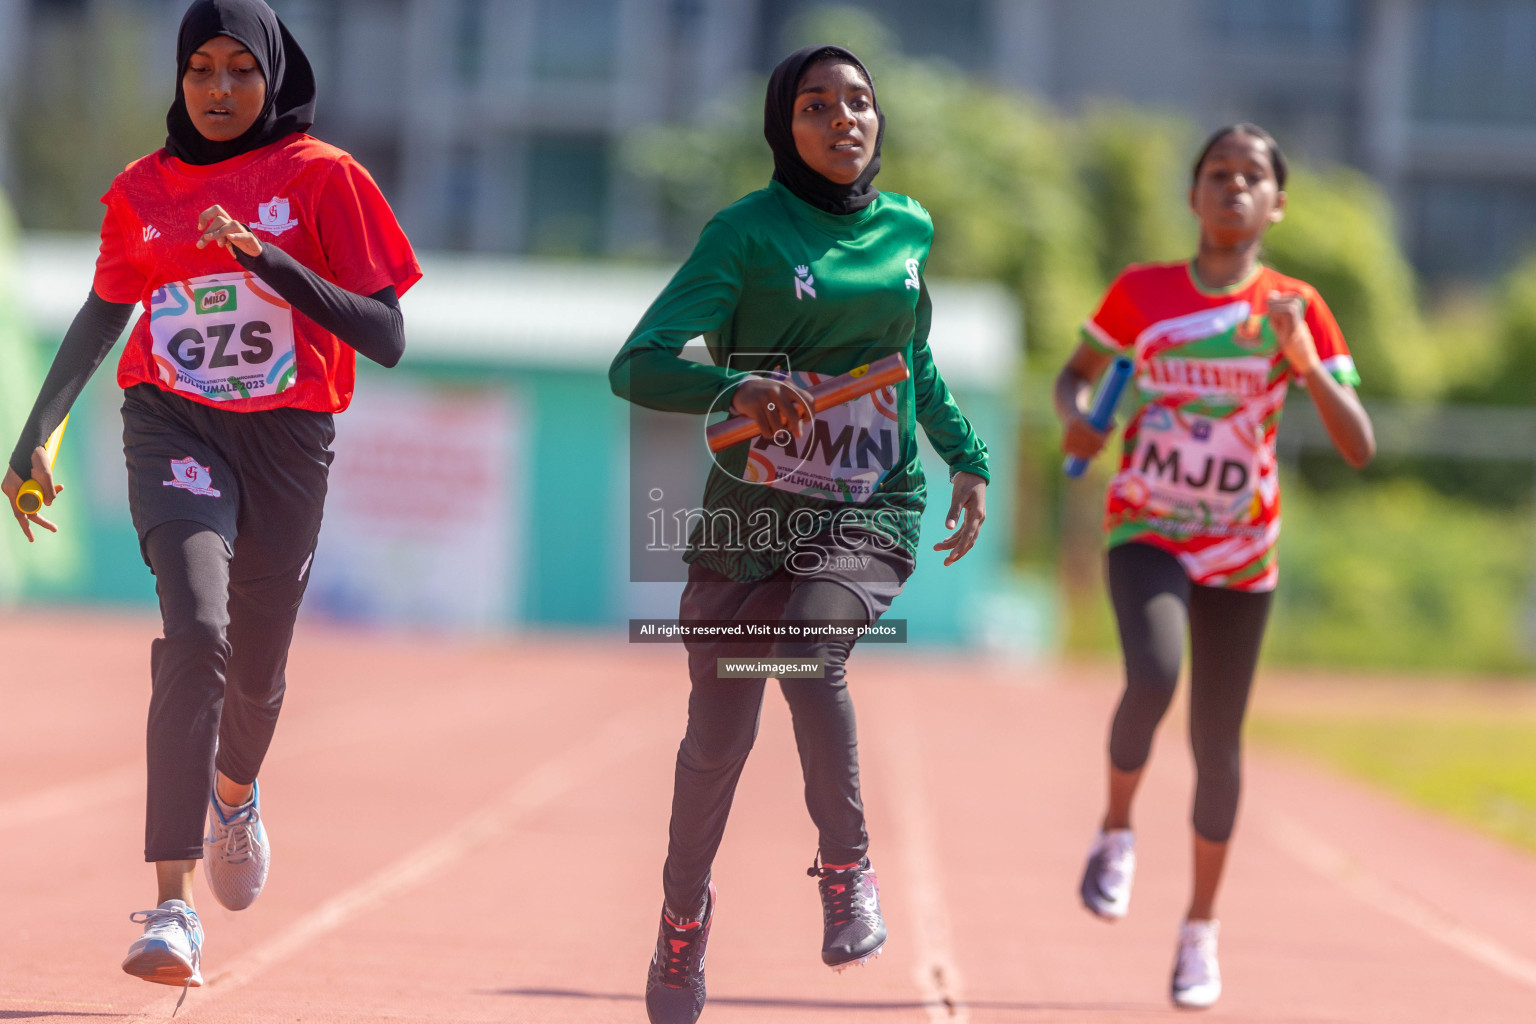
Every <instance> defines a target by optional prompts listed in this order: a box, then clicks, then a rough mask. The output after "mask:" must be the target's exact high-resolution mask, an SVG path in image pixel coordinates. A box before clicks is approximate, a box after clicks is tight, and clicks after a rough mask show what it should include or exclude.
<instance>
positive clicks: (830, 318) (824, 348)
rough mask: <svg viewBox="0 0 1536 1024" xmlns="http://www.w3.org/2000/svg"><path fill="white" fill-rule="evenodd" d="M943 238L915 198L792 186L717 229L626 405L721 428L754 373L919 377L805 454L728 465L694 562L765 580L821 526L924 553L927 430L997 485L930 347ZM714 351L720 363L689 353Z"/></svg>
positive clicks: (835, 417)
mask: <svg viewBox="0 0 1536 1024" xmlns="http://www.w3.org/2000/svg"><path fill="white" fill-rule="evenodd" d="M932 240H933V222H932V220H930V219H929V216H928V211H926V210H924V209H923V208H922V206H921V205H919V204H918V203H917V202H916V201H915V200H913V199H910V198H908V197H907V196H903V195H898V194H896V193H893V192H882V193H880V194H879V196H878V197H877V198H876V199H875V201H874V202H873V203H871V204H870V205H869V206H867V207H865V208H864V209H863V210H861V211H859V212H858V213H853V214H846V215H838V214H830V213H826V212H824V211H822V210H818V209H816V208H815V207H813V206H811V205H810V204H808V203H806V202H804V201H802V200H801V199H799V198H797V197H796V196H795V195H794V194H793V193H791V192H790V191H789V190H788V189H787V188H785V187H784V186H783V185H781V184H779V183H778V182H773V183H771V184H770V185H769V186H768V188H766V189H762V190H760V191H757V192H753V193H752V194H750V195H748V196H746V197H745V198H743V199H741V200H739V201H738V202H736V203H733V204H732V205H730V206H728V207H726V208H725V209H724V210H721V211H720V212H719V213H718V214H716V215H715V217H714V218H713V219H712V220H711V221H710V222H709V223H708V224H707V225H706V226H705V228H704V230H703V232H702V233H701V234H700V235H699V241H698V244H697V245H696V246H695V247H694V250H693V253H692V255H690V256H689V257H688V259H687V261H686V262H685V263H684V264H683V265H682V267H681V268H680V269H679V270H678V272H677V273H676V274H675V275H674V276H673V278H672V280H671V281H670V282H669V283H668V285H667V287H666V288H665V289H664V290H663V291H662V293H661V295H659V296H658V297H657V299H656V301H655V302H654V303H652V304H651V307H650V309H648V310H646V312H645V315H644V316H643V317H642V318H641V320H640V323H639V325H638V326H636V327H635V330H634V332H633V333H631V334H630V336H629V340H628V341H626V342H625V343H624V347H623V348H622V349H620V350H619V354H618V356H617V357H615V359H614V361H613V365H612V367H611V368H610V370H609V380H610V382H611V384H612V386H613V390H614V393H615V394H617V395H619V396H620V397H621V398H626V399H628V400H629V401H631V402H636V403H638V404H640V405H644V406H647V407H649V408H653V409H660V410H663V411H666V412H685V413H709V412H723V411H725V410H727V409H728V408H729V404H730V398H731V393H732V392H733V390H734V388H735V387H736V386H737V385H738V384H740V383H741V382H742V381H743V380H744V379H747V378H749V377H751V376H754V375H767V374H778V375H782V371H786V370H787V371H788V373H789V379H790V380H791V382H792V383H795V384H798V385H809V384H812V383H815V382H816V381H818V380H821V379H824V378H825V377H826V376H830V375H836V374H841V373H846V372H848V371H849V370H852V369H854V368H855V367H858V366H860V365H862V364H865V363H869V362H872V361H874V360H876V359H879V358H881V357H883V356H887V355H890V354H891V353H893V352H899V353H901V354H902V356H903V358H904V359H905V360H906V363H907V366H908V367H909V368H910V369H911V371H912V375H911V377H910V379H908V380H906V381H903V382H902V383H900V384H897V385H895V386H894V387H892V388H888V389H884V390H882V391H880V392H876V393H875V394H874V395H872V396H868V397H867V398H866V399H863V400H860V401H859V402H856V403H850V406H849V407H847V408H845V409H843V411H842V412H838V411H836V410H834V411H832V412H824V413H822V414H819V415H818V416H817V418H816V422H815V423H813V424H812V425H811V428H810V429H808V430H807V431H805V436H804V437H803V438H801V439H799V440H798V441H797V440H790V443H789V444H787V445H782V446H778V445H774V444H773V443H772V442H770V441H768V440H767V439H763V438H758V439H756V440H754V441H753V442H750V443H744V444H740V445H737V446H736V447H734V448H731V449H727V450H726V451H725V452H722V453H720V454H719V455H718V456H716V459H715V465H714V467H713V468H712V469H711V471H710V475H709V480H708V482H707V483H706V485H705V489H704V499H703V509H704V511H705V513H706V514H705V515H704V516H702V517H700V518H698V519H697V520H696V521H695V524H694V527H693V530H692V532H691V535H690V537H689V542H688V552H687V554H686V555H685V558H686V560H687V561H690V562H697V563H699V564H702V565H704V566H706V567H708V568H711V569H714V570H715V571H717V572H721V573H724V574H725V575H727V576H730V577H731V578H733V579H737V580H754V579H762V578H763V577H765V576H768V575H770V574H772V573H773V572H775V571H776V570H777V569H779V568H780V567H781V566H782V565H783V564H784V563H785V560H786V558H787V556H788V555H789V553H790V551H789V549H787V548H786V547H785V545H784V544H783V540H784V535H783V531H785V530H786V528H787V529H788V531H789V533H790V534H791V535H792V536H793V535H799V536H804V535H805V533H807V532H808V529H807V528H806V527H805V525H804V524H805V523H806V522H808V517H809V516H811V515H815V516H816V517H818V518H819V520H820V521H822V522H825V521H826V520H828V519H829V518H830V517H834V516H835V517H838V518H840V519H843V520H844V521H847V520H848V519H854V520H858V519H859V517H863V521H865V522H867V523H868V524H869V525H872V526H875V527H877V528H879V529H881V530H882V532H884V533H885V534H886V535H887V536H890V537H893V538H894V539H895V541H896V542H897V543H899V544H900V546H901V547H902V548H904V549H905V550H906V551H907V552H908V553H909V554H915V552H916V549H917V540H918V521H919V517H920V514H921V512H922V509H923V504H924V494H925V490H924V482H923V470H922V465H921V463H920V461H919V458H918V450H917V435H916V425H917V424H919V423H920V424H922V427H923V429H924V431H925V432H926V433H927V435H928V439H929V441H930V442H932V444H933V447H934V449H935V450H936V451H937V452H938V453H939V455H940V456H941V457H943V459H944V461H945V462H946V463H948V464H949V467H950V474H951V476H953V474H954V473H956V472H959V471H962V470H963V471H965V472H969V473H975V474H977V475H979V476H981V477H983V478H985V479H989V480H990V474H989V473H988V471H987V446H986V445H985V444H983V443H982V441H981V439H980V438H979V437H977V436H976V431H975V430H974V429H972V427H971V424H970V422H969V421H968V420H967V419H966V418H965V416H964V415H962V414H961V412H960V410H959V408H958V407H957V406H956V404H955V401H954V399H953V397H952V396H951V395H950V392H949V388H948V387H947V386H945V384H944V379H943V378H942V377H941V376H940V375H939V371H938V368H937V367H936V366H935V365H934V361H933V355H932V353H931V352H930V351H929V348H928V330H929V325H930V323H931V320H932V305H931V304H930V302H929V299H928V290H927V287H926V286H925V285H924V283H923V268H924V267H925V266H926V264H927V261H928V250H929V245H930V244H931V242H932ZM700 336H702V337H703V338H704V342H705V345H706V346H707V347H708V350H709V353H710V356H711V358H712V359H713V360H714V365H710V364H707V363H702V362H695V361H692V360H688V359H685V358H682V357H681V355H680V352H681V350H682V348H683V346H684V345H685V344H686V343H687V342H688V341H690V340H691V339H693V338H696V337H700ZM801 510H808V511H801ZM792 521H793V522H792ZM797 523H798V524H799V525H796V524H797Z"/></svg>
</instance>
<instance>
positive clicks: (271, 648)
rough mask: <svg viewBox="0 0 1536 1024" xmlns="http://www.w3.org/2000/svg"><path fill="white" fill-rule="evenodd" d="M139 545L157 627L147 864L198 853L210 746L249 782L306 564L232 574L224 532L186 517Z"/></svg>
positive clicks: (270, 723) (268, 725)
mask: <svg viewBox="0 0 1536 1024" xmlns="http://www.w3.org/2000/svg"><path fill="white" fill-rule="evenodd" d="M144 549H145V553H146V555H147V556H148V558H149V563H150V565H151V567H152V568H153V569H154V571H155V591H156V593H158V594H159V596H160V614H161V617H162V618H163V620H164V626H165V636H164V638H162V639H157V640H155V641H154V643H153V644H152V645H151V647H150V672H151V674H152V676H153V682H154V685H153V690H152V693H151V696H150V700H149V735H148V753H149V803H148V807H147V811H148V813H147V815H146V821H145V827H144V859H145V860H148V861H161V860H195V859H197V858H200V857H202V855H203V820H204V818H205V817H206V816H207V807H208V796H209V793H210V792H211V791H212V788H213V772H214V766H215V757H214V748H215V741H217V748H218V756H217V766H218V770H219V771H221V772H223V773H224V774H225V775H227V776H229V778H230V779H231V780H232V781H234V782H237V783H249V782H254V781H255V780H256V774H257V772H259V771H260V770H261V763H262V760H263V759H264V758H265V757H266V754H267V747H268V745H269V744H270V743H271V742H272V733H273V731H274V730H275V729H276V727H277V716H278V712H279V711H280V710H281V709H282V706H283V693H284V690H285V689H286V684H285V669H286V668H287V664H288V644H289V642H290V641H291V640H292V638H293V623H294V619H295V618H296V617H297V616H298V611H299V602H300V600H301V599H302V598H303V595H304V587H305V584H306V582H307V580H308V575H309V574H308V571H307V570H308V561H307V560H306V561H305V562H304V564H303V566H302V567H300V566H297V565H292V564H284V565H282V566H281V568H280V569H278V570H277V571H275V572H271V574H270V575H260V576H248V575H246V574H245V572H243V571H241V570H243V569H244V568H245V567H244V565H243V564H237V565H236V566H235V569H236V571H235V572H234V574H233V576H234V578H233V579H232V578H231V557H230V552H229V548H228V547H226V545H225V543H224V538H222V537H220V536H219V535H218V534H217V533H215V532H214V531H213V530H211V529H209V528H208V527H206V526H203V525H202V524H200V523H194V522H190V521H188V520H185V519H177V520H172V521H171V522H168V523H162V524H161V525H159V526H157V527H155V528H154V529H153V530H151V531H150V532H149V534H148V536H147V537H145V542H144ZM269 571H270V570H269Z"/></svg>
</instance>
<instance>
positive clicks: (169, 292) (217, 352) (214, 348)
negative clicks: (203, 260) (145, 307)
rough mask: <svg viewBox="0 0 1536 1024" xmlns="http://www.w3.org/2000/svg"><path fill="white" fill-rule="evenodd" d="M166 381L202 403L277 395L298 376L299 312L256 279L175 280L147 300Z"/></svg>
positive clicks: (162, 380)
mask: <svg viewBox="0 0 1536 1024" xmlns="http://www.w3.org/2000/svg"><path fill="white" fill-rule="evenodd" d="M149 333H150V339H151V342H152V350H153V355H154V361H155V369H156V371H157V372H158V374H159V377H160V383H161V384H163V385H164V386H165V387H168V388H170V389H171V390H173V391H180V392H184V393H186V394H192V395H198V396H200V397H202V398H204V399H216V400H218V401H231V400H239V399H247V398H260V397H263V396H266V395H277V394H281V393H282V392H284V391H286V390H288V388H290V387H292V386H293V382H294V379H295V376H296V367H295V355H294V347H293V309H292V307H290V306H289V304H288V303H287V302H286V301H285V300H284V299H282V298H280V297H279V296H278V295H276V294H274V293H273V292H272V291H270V290H269V289H268V288H267V286H266V285H264V284H263V283H262V282H261V280H260V279H259V278H257V277H256V276H255V275H254V274H249V273H245V272H243V271H242V272H240V273H235V274H213V275H210V276H208V277H198V278H193V279H192V280H190V281H172V282H169V283H167V284H165V285H162V286H161V287H160V288H158V289H156V291H155V293H154V295H152V296H151V297H150V300H149Z"/></svg>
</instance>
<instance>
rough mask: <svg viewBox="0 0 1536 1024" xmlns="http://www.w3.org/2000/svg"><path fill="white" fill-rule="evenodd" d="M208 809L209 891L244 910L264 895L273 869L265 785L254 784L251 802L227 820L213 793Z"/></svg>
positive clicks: (205, 851) (205, 845)
mask: <svg viewBox="0 0 1536 1024" xmlns="http://www.w3.org/2000/svg"><path fill="white" fill-rule="evenodd" d="M208 809H209V814H208V834H207V835H206V836H204V837H203V865H204V867H205V868H206V870H207V872H208V888H210V889H212V890H213V895H214V898H215V899H217V900H218V901H219V903H220V904H222V905H223V906H224V907H226V908H227V909H229V910H244V909H245V908H246V907H248V906H250V905H251V904H252V903H254V902H256V897H257V896H260V895H261V889H262V886H264V885H266V884H267V870H268V869H269V868H270V867H271V866H272V844H271V842H270V841H269V840H268V839H267V827H266V826H265V825H263V824H262V823H261V786H260V785H259V784H257V785H254V786H253V787H252V789H251V802H250V803H248V804H246V805H245V806H244V807H240V808H237V809H236V810H235V811H234V813H232V814H231V815H230V816H229V817H227V818H226V817H225V816H224V812H223V810H222V809H220V807H219V801H218V797H217V796H215V795H214V794H212V793H210V794H209V795H208Z"/></svg>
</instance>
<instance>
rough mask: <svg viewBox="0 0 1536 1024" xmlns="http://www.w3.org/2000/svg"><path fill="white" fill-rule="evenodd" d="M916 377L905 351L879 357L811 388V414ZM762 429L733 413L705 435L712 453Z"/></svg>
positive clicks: (754, 421)
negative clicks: (904, 355)
mask: <svg viewBox="0 0 1536 1024" xmlns="http://www.w3.org/2000/svg"><path fill="white" fill-rule="evenodd" d="M910 376H912V373H911V371H910V370H908V369H907V362H906V360H904V359H902V358H901V353H899V352H898V353H896V354H894V355H889V356H886V357H885V358H884V359H877V360H875V361H874V362H872V363H865V364H864V365H863V366H855V367H854V368H853V369H851V370H849V371H848V372H847V373H844V374H841V375H839V376H837V377H833V378H832V379H831V380H824V381H822V382H821V383H820V384H817V385H816V386H815V387H813V388H810V389H808V390H807V392H806V394H807V395H808V396H809V397H810V400H811V413H812V415H815V414H816V413H818V412H823V411H825V410H827V409H830V408H832V407H833V406H835V405H842V404H843V403H845V402H851V401H853V400H854V399H855V398H863V397H864V396H865V395H867V394H869V393H870V392H871V391H879V390H880V389H881V388H883V387H888V386H889V385H891V384H895V383H898V382H900V381H904V380H906V379H907V378H908V377H910ZM760 433H762V431H761V430H759V429H758V426H757V421H756V420H754V419H752V418H751V417H749V416H732V417H731V418H730V419H728V420H724V421H722V422H720V423H716V424H715V425H714V426H712V427H710V428H709V429H708V430H706V431H704V435H705V437H706V438H707V440H708V441H709V450H710V451H712V452H718V451H723V450H725V449H726V448H729V447H731V446H732V445H737V444H741V442H743V441H750V440H752V438H754V437H757V436H758V435H759V434H760Z"/></svg>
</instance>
